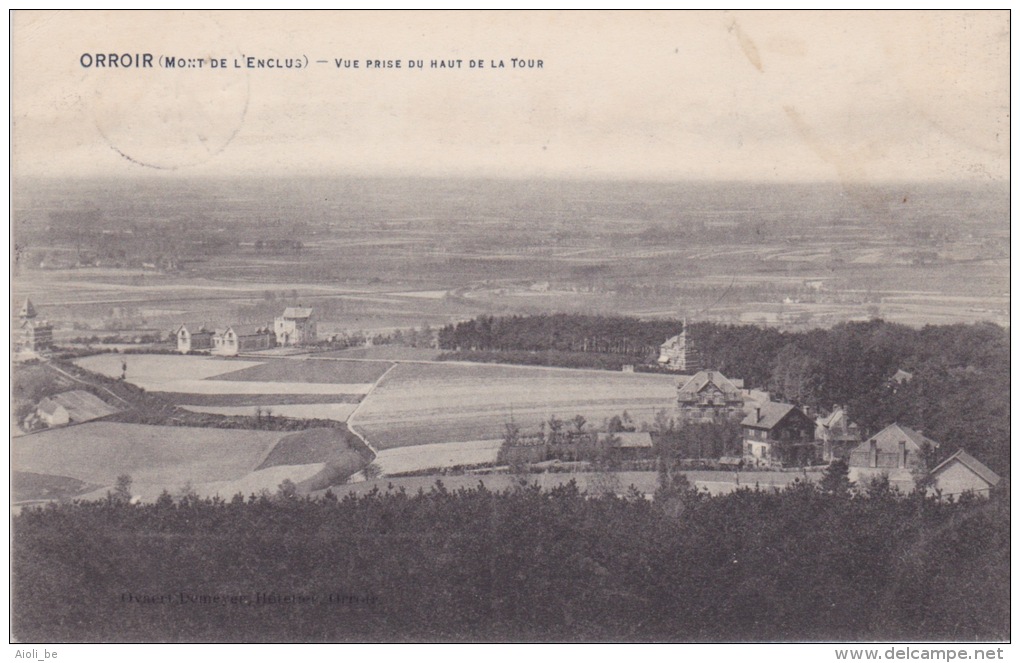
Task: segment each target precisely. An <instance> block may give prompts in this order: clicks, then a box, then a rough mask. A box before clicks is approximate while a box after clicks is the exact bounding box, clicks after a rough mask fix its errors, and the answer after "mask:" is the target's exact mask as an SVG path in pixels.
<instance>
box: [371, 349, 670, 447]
mask: <svg viewBox="0 0 1020 663" xmlns="http://www.w3.org/2000/svg"><path fill="white" fill-rule="evenodd" d="M675 394H676V378H675V377H673V376H669V375H652V374H640V373H613V372H608V371H586V370H569V369H545V368H537V367H522V366H498V365H488V364H466V363H452V362H451V363H444V364H400V365H398V366H396V367H395V368H394V369H392V370H391V371H390V372H389V373H387V375H386V377H385V378H383V379H382V380H381V381H380V383H379V385H378V386H377V388H376V389H375V390H374V391H373V392H372V393H371V394H370V395H369V396H368V397H366V398H365V400H364V401H363V402H362V405H361V407H360V408H359V409H358V411H357V413H356V415H355V416H354V417H353V418H352V421H351V423H352V424H353V425H355V427H356V428H357V429H358V430H360V431H362V432H363V433H364V434H365V435H366V436H367V437H368V439H369V442H371V443H372V444H373V446H375V447H376V448H377V449H385V448H389V447H397V446H408V445H417V444H432V443H439V442H465V441H472V440H486V439H488V440H492V439H498V438H500V437H501V436H502V434H503V429H504V423H506V422H509V421H513V422H515V423H517V424H518V425H520V426H521V427H522V428H523V429H524V430H532V429H537V427H538V425H539V423H540V422H541V421H543V420H546V419H548V418H549V417H551V416H554V415H555V416H557V417H559V418H561V419H571V418H573V417H574V416H575V415H577V414H581V415H582V416H584V417H585V418H586V419H587V420H588V422H589V424H591V425H594V426H598V425H600V424H601V422H602V420H603V419H606V418H609V417H612V416H613V415H617V414H621V413H622V412H623V411H625V410H626V411H627V412H628V413H629V414H630V415H631V416H632V418H633V419H634V420H635V421H637V422H640V421H642V420H644V421H649V422H650V421H651V420H652V419H653V418H654V416H655V412H656V411H657V410H659V409H670V408H672V407H673V405H674V401H675V398H676V396H675Z"/></svg>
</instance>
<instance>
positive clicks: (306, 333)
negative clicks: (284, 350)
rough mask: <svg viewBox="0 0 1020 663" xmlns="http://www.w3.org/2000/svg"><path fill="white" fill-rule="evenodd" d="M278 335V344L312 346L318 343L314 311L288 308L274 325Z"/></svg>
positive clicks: (296, 307) (297, 307)
mask: <svg viewBox="0 0 1020 663" xmlns="http://www.w3.org/2000/svg"><path fill="white" fill-rule="evenodd" d="M273 331H274V332H275V333H276V344H277V345H281V346H285V345H311V344H313V343H315V341H316V330H315V318H314V317H313V316H312V309H310V308H304V307H301V306H288V307H287V308H286V309H284V311H283V315H281V316H278V317H277V318H276V320H275V322H274V324H273Z"/></svg>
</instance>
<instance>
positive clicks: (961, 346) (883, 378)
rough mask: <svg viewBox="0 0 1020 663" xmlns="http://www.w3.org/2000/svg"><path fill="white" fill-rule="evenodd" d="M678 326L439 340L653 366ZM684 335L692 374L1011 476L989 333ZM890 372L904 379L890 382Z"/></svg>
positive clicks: (493, 356)
mask: <svg viewBox="0 0 1020 663" xmlns="http://www.w3.org/2000/svg"><path fill="white" fill-rule="evenodd" d="M680 329H682V323H681V322H680V321H678V320H673V321H670V320H654V321H644V320H638V319H635V318H626V317H604V316H586V315H579V314H569V315H568V314H561V315H539V316H528V317H522V316H512V317H504V318H493V317H480V318H477V319H475V320H472V321H469V322H464V323H459V324H457V325H448V326H447V327H444V328H443V329H442V330H440V333H439V341H440V347H441V348H444V349H447V350H450V351H452V352H451V353H450V355H449V356H450V357H451V358H453V357H456V358H462V359H466V358H470V357H471V356H475V358H482V359H484V360H487V361H506V362H508V363H516V362H519V361H521V356H522V355H524V359H530V360H531V361H527V362H524V363H541V362H542V361H543V360H547V361H548V363H549V364H551V365H558V366H567V367H574V368H581V367H586V368H618V367H619V365H621V364H622V363H625V359H626V358H628V357H629V358H631V359H632V360H633V361H634V362H635V363H638V362H641V361H644V362H653V361H654V359H655V354H656V352H657V349H658V346H659V344H660V343H662V342H663V341H665V340H666V339H667V338H668V337H670V336H673V335H675V334H677V333H678V332H679V330H680ZM687 333H688V341H689V342H690V343H691V344H692V345H693V346H694V348H695V349H696V352H697V356H698V361H699V363H700V365H701V366H702V367H704V368H707V369H714V370H719V371H721V372H722V373H723V374H725V375H726V376H728V377H732V378H742V379H743V380H744V383H745V386H747V387H753V388H759V389H766V390H768V391H770V392H771V394H772V397H773V399H774V400H783V401H787V402H792V403H796V404H800V405H808V406H812V407H814V408H816V409H818V410H821V411H828V410H831V409H832V407H833V406H835V405H842V406H845V407H847V408H848V411H849V413H850V417H851V419H853V420H854V421H855V422H857V423H858V424H859V425H860V426H861V427H862V428H863V429H864V430H865V431H866V432H868V433H869V434H870V433H875V432H877V431H878V430H880V429H881V428H883V427H884V426H886V425H888V424H891V423H893V422H899V423H902V424H906V425H908V426H911V427H914V428H916V429H918V430H923V431H924V433H925V435H927V436H928V437H930V438H932V439H934V440H936V441H938V442H940V443H942V446H941V447H940V449H939V455H940V456H942V457H944V456H947V455H949V454H951V453H953V452H954V451H956V449H958V448H961V447H963V448H966V449H967V450H968V451H969V452H970V453H971V454H973V455H975V456H976V457H978V458H979V459H980V460H981V461H982V462H984V463H985V464H987V465H988V466H989V467H991V468H992V469H993V470H995V471H996V472H998V473H999V474H1008V472H1009V458H1010V449H1009V439H1010V420H1009V386H1010V379H1009V364H1010V355H1009V334H1008V331H1007V330H1005V329H1003V328H1002V327H999V326H998V325H994V324H991V323H980V324H973V325H963V324H957V325H927V326H925V327H922V328H920V329H916V328H912V327H908V326H905V325H900V324H894V323H888V322H885V321H882V320H871V321H869V322H850V323H843V324H839V325H836V326H835V327H832V328H831V329H814V330H811V331H807V332H785V331H780V330H778V329H774V328H768V327H757V326H751V325H722V324H716V323H712V322H697V323H692V324H690V326H689V327H688V330H687ZM607 353H608V354H607ZM589 358H590V360H589ZM898 370H904V371H907V372H909V373H911V374H912V376H913V377H912V378H911V379H910V380H909V381H904V382H902V383H896V382H892V381H891V380H890V378H891V377H892V376H893V375H894V374H895V373H896V372H897V371H898Z"/></svg>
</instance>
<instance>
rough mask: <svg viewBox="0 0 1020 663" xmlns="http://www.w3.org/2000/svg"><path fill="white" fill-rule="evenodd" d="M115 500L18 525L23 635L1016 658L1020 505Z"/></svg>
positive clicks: (878, 495)
mask: <svg viewBox="0 0 1020 663" xmlns="http://www.w3.org/2000/svg"><path fill="white" fill-rule="evenodd" d="M284 488H285V487H284V486H281V491H280V493H278V494H277V495H276V496H267V495H262V496H260V497H256V496H254V495H252V496H251V497H249V498H248V499H247V500H246V499H245V498H243V497H242V496H241V495H237V496H235V498H234V499H233V500H232V501H224V500H220V499H218V498H217V499H207V500H200V499H197V498H195V497H193V496H190V497H188V496H184V497H181V498H179V499H177V500H175V499H173V498H171V497H170V496H169V495H168V494H166V495H164V496H163V497H161V498H160V499H159V500H158V501H157V502H156V503H154V504H142V505H133V504H130V503H129V502H128V501H127V500H126V499H119V498H117V496H116V495H113V496H111V497H110V498H109V499H107V500H105V501H99V502H91V503H72V504H60V505H58V504H51V505H49V506H47V507H45V508H35V509H26V510H25V511H24V512H22V513H21V514H20V515H18V516H16V517H15V518H14V519H13V553H12V555H13V559H12V564H13V566H12V588H13V589H12V603H13V606H14V610H13V616H12V634H13V635H12V637H14V638H15V639H17V640H19V641H22V642H39V641H47V642H62V641H111V642H113V641H168V642H182V641H187V642H211V641H225V642H238V641H253V642H254V641H298V642H313V641H352V640H357V641H373V640H386V641H405V640H415V641H436V640H442V641H448V640H470V641H504V640H515V641H516V640H543V641H591V640H595V641H604V640H611V641H679V642H689V641H732V642H740V641H758V642H763V641H799V640H834V641H861V640H910V641H916V640H924V641H928V640H953V641H957V640H968V639H978V640H1003V639H1008V638H1009V634H1010V630H1009V628H1010V615H1009V598H1010V597H1009V573H1010V569H1009V511H1008V507H1009V504H1008V495H1007V494H1004V491H999V492H997V493H996V494H994V495H993V497H992V499H991V500H962V501H960V502H957V503H938V502H936V501H934V500H932V499H930V498H923V497H920V496H917V495H915V496H911V497H909V498H906V499H904V498H903V497H896V496H894V495H892V494H890V493H889V492H888V489H887V488H888V487H887V484H886V485H882V484H881V482H878V483H876V484H874V485H872V486H870V487H868V488H867V489H866V490H865V491H861V492H853V491H848V490H847V489H846V486H845V485H841V484H839V482H838V481H834V482H823V483H822V484H820V485H818V486H816V485H813V484H810V483H798V484H795V485H794V486H793V487H791V488H789V489H787V490H785V491H783V492H776V491H769V492H766V491H758V490H753V489H742V490H739V491H737V492H735V493H732V494H729V495H724V496H715V497H712V496H708V495H707V494H705V493H700V494H699V493H698V492H697V491H695V490H692V489H690V488H689V487H687V486H686V485H685V482H684V481H683V477H682V475H680V476H677V477H672V478H670V479H669V480H668V481H665V482H664V483H663V485H662V487H661V488H660V490H659V492H658V493H657V494H656V499H655V500H654V501H648V500H646V499H644V497H642V496H640V495H639V494H637V493H631V494H629V495H628V496H626V497H616V496H612V495H603V496H598V497H594V496H586V495H584V494H583V493H581V492H579V491H578V490H577V488H576V486H574V484H572V483H571V484H567V485H566V486H563V487H560V488H557V489H554V490H551V491H542V490H540V489H539V488H538V487H537V486H526V485H525V484H523V483H522V484H521V485H519V486H518V487H516V488H514V489H508V490H506V491H504V492H500V493H495V492H491V491H489V490H487V489H485V488H484V487H481V486H480V487H478V488H476V489H462V490H459V491H456V492H451V491H448V490H447V489H445V488H444V487H443V486H442V484H440V483H439V482H437V484H436V486H435V487H434V488H433V489H432V490H430V491H428V492H425V491H419V492H418V493H417V494H407V493H405V492H402V491H401V492H389V491H388V492H379V491H374V492H372V493H370V494H367V495H365V496H363V497H356V496H354V495H349V496H347V497H343V498H340V499H338V498H337V497H336V496H334V495H332V494H331V493H327V494H326V496H325V497H324V498H322V499H319V500H312V499H309V498H300V497H297V496H296V495H295V493H294V491H293V490H284Z"/></svg>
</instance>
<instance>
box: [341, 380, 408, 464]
mask: <svg viewBox="0 0 1020 663" xmlns="http://www.w3.org/2000/svg"><path fill="white" fill-rule="evenodd" d="M338 361H343V360H338ZM396 367H397V364H393V365H392V366H390V367H389V368H387V369H386V371H385V372H383V374H382V375H380V376H379V379H377V380H376V381H375V382H373V383H372V386H371V387H370V388H369V390H368V391H367V392H365V394H364V395H363V396H362V397H361V400H360V401H358V406H357V407H356V408H354V410H353V411H352V412H351V413H350V414H349V415H347V422H346V423H347V430H349V431H351V432H352V433H354V434H355V435H356V436H357V437H358V439H359V440H361V441H362V442H363V443H364V444H365V446H366V447H368V449H369V451H371V452H372V460H375V458H376V456H378V455H379V452H378V451H377V450H376V448H375V447H374V446H372V443H371V442H369V441H368V438H367V437H366V436H365V435H363V434H362V433H361V431H359V430H358V429H357V428H355V427H354V425H355V422H354V417H355V416H357V414H358V410H360V409H361V406H362V405H364V404H365V401H367V400H368V399H369V398H370V397H371V396H372V392H374V391H375V388H376V387H378V386H379V383H381V382H382V381H383V380H384V379H385V378H386V376H387V375H389V374H390V371H392V370H393V369H394V368H396Z"/></svg>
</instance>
